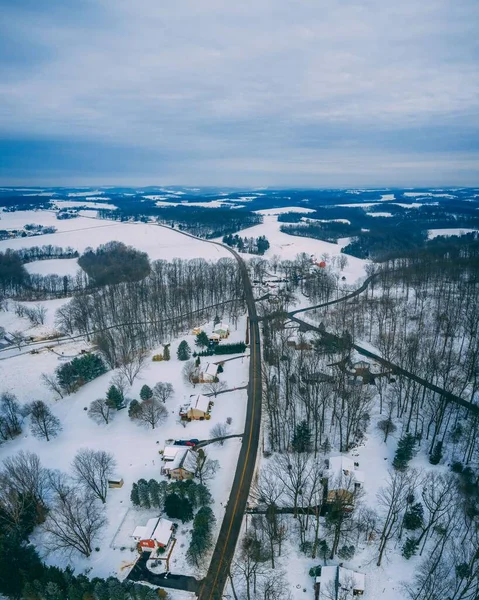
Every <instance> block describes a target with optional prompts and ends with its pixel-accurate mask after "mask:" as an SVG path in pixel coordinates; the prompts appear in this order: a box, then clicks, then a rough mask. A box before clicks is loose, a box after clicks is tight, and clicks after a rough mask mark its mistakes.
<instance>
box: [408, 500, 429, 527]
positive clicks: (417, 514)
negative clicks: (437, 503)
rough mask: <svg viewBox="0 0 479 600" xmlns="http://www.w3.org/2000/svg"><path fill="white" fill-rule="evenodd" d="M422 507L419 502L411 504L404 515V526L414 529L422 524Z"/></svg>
mask: <svg viewBox="0 0 479 600" xmlns="http://www.w3.org/2000/svg"><path fill="white" fill-rule="evenodd" d="M423 517H424V507H423V505H422V504H421V503H420V502H417V503H416V504H413V505H412V506H411V507H410V508H408V510H407V511H406V514H405V515H404V527H405V529H409V530H411V531H414V530H415V529H419V528H420V527H422V526H423Z"/></svg>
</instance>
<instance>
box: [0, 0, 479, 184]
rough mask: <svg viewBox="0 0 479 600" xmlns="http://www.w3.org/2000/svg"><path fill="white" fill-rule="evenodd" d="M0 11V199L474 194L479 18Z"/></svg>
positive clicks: (467, 10) (327, 5) (400, 10)
mask: <svg viewBox="0 0 479 600" xmlns="http://www.w3.org/2000/svg"><path fill="white" fill-rule="evenodd" d="M0 10H1V14H2V18H1V19H0V184H2V185H18V184H22V185H72V186H73V185H138V186H145V185H215V186H222V185H224V186H237V187H259V186H272V187H275V186H276V187H277V186H283V187H288V186H291V187H295V186H307V187H351V186H366V185H367V186H372V187H374V186H376V187H383V186H391V187H393V186H448V185H450V186H456V185H460V186H467V185H471V186H477V185H479V135H478V134H479V36H478V35H477V29H478V24H479V2H477V0H421V1H418V0H356V1H350V0H241V1H240V2H232V1H225V0H195V1H194V0H171V1H169V2H167V1H165V0H75V1H74V2H73V1H68V0H67V1H65V0H42V1H41V2H39V1H38V0H0Z"/></svg>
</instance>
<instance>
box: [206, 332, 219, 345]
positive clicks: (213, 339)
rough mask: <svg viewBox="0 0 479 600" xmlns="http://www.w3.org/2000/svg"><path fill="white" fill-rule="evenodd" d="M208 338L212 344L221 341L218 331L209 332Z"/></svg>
mask: <svg viewBox="0 0 479 600" xmlns="http://www.w3.org/2000/svg"><path fill="white" fill-rule="evenodd" d="M208 339H209V341H210V342H211V343H213V344H219V343H220V341H221V336H220V334H219V333H210V335H209V336H208Z"/></svg>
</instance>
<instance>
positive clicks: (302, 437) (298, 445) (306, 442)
mask: <svg viewBox="0 0 479 600" xmlns="http://www.w3.org/2000/svg"><path fill="white" fill-rule="evenodd" d="M291 446H292V447H293V450H294V451H295V452H309V451H310V450H311V431H310V429H309V426H308V424H307V422H306V421H301V422H300V423H298V425H296V429H295V430H294V434H293V439H292V441H291Z"/></svg>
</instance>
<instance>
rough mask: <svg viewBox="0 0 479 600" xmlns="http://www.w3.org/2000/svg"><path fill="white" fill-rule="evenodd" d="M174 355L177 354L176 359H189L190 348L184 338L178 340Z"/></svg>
mask: <svg viewBox="0 0 479 600" xmlns="http://www.w3.org/2000/svg"><path fill="white" fill-rule="evenodd" d="M176 355H177V356H178V360H189V358H190V356H191V350H190V347H189V346H188V342H187V341H186V340H183V341H182V342H180V345H179V346H178V350H177V352H176Z"/></svg>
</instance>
